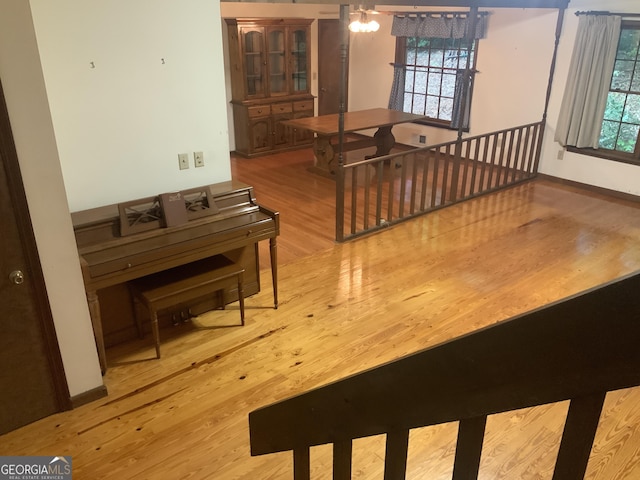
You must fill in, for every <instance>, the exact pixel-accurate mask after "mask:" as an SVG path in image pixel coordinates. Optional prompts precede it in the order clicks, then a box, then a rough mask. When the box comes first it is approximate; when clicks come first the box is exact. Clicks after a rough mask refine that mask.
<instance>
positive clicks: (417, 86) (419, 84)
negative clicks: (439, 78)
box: [413, 70, 427, 92]
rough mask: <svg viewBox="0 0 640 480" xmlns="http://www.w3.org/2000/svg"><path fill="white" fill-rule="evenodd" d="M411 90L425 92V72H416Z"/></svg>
mask: <svg viewBox="0 0 640 480" xmlns="http://www.w3.org/2000/svg"><path fill="white" fill-rule="evenodd" d="M413 90H414V91H416V92H426V91H427V72H426V71H425V70H419V71H417V72H416V78H415V83H414V85H413Z"/></svg>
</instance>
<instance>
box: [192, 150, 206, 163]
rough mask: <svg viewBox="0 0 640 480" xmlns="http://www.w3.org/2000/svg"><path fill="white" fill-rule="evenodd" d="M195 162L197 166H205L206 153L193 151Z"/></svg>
mask: <svg viewBox="0 0 640 480" xmlns="http://www.w3.org/2000/svg"><path fill="white" fill-rule="evenodd" d="M193 163H194V165H195V166H196V167H204V153H202V152H193Z"/></svg>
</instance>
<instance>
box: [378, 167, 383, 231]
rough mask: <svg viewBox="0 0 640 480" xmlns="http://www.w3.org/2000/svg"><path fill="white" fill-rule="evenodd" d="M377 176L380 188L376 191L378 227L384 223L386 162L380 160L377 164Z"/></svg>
mask: <svg viewBox="0 0 640 480" xmlns="http://www.w3.org/2000/svg"><path fill="white" fill-rule="evenodd" d="M376 175H377V176H378V187H377V189H376V225H380V224H381V223H382V186H383V180H384V161H382V160H380V161H379V162H378V163H377V164H376Z"/></svg>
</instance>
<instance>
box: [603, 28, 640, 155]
mask: <svg viewBox="0 0 640 480" xmlns="http://www.w3.org/2000/svg"><path fill="white" fill-rule="evenodd" d="M639 132H640V23H635V24H634V23H623V24H622V29H621V32H620V40H619V41H618V49H617V53H616V61H615V66H614V68H613V75H612V78H611V85H610V87H609V93H608V95H607V104H606V108H605V112H604V120H603V122H602V130H601V132H600V141H599V147H600V149H603V150H607V151H608V152H609V153H610V155H612V156H613V157H614V158H619V159H621V160H624V159H627V160H629V161H632V162H633V163H636V162H639V161H640V142H639V141H638V133H639Z"/></svg>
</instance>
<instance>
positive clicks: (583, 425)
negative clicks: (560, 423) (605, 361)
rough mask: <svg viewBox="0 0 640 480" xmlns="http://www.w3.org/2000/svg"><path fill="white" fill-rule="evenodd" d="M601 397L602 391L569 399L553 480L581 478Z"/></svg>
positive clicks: (600, 404) (602, 397)
mask: <svg viewBox="0 0 640 480" xmlns="http://www.w3.org/2000/svg"><path fill="white" fill-rule="evenodd" d="M605 396H606V392H602V393H596V394H594V395H589V396H588V397H580V398H574V399H573V400H571V403H570V404H569V412H568V413H567V420H566V421H565V424H564V432H563V434H562V441H561V442H560V449H559V451H558V460H557V461H556V468H555V470H554V472H553V480H582V479H583V478H584V474H585V472H586V471H587V463H588V462H589V454H590V453H591V446H592V445H593V439H594V438H595V436H596V430H597V428H598V421H599V420H600V413H601V412H602V406H603V405H604V399H605Z"/></svg>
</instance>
